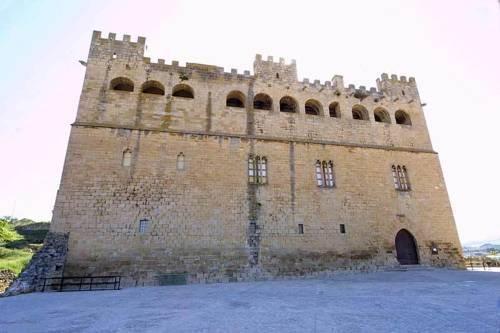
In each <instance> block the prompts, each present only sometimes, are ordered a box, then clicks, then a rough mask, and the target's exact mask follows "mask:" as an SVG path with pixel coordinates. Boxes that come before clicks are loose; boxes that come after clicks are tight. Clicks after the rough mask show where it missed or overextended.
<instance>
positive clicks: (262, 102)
mask: <svg viewBox="0 0 500 333" xmlns="http://www.w3.org/2000/svg"><path fill="white" fill-rule="evenodd" d="M253 108H254V109H257V110H272V109H273V100H272V98H271V97H270V96H269V95H268V94H264V93H260V94H257V95H255V97H254V98H253Z"/></svg>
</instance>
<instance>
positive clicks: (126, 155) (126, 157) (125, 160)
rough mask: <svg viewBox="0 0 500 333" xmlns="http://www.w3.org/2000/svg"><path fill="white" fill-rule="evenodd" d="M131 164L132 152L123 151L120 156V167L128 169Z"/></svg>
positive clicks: (128, 150)
mask: <svg viewBox="0 0 500 333" xmlns="http://www.w3.org/2000/svg"><path fill="white" fill-rule="evenodd" d="M131 164H132V151H131V150H130V149H125V150H124V151H123V156H122V166H124V167H129V166H130V165H131Z"/></svg>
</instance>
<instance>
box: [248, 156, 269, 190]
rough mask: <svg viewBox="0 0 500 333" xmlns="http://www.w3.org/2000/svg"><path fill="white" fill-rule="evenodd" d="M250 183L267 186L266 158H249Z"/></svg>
mask: <svg viewBox="0 0 500 333" xmlns="http://www.w3.org/2000/svg"><path fill="white" fill-rule="evenodd" d="M248 182H249V183H250V184H267V158H266V157H264V156H253V155H250V156H249V157H248Z"/></svg>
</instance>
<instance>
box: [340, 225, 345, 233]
mask: <svg viewBox="0 0 500 333" xmlns="http://www.w3.org/2000/svg"><path fill="white" fill-rule="evenodd" d="M340 233H341V234H345V224H341V225H340Z"/></svg>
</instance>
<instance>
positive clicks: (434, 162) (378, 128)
mask: <svg viewBox="0 0 500 333" xmlns="http://www.w3.org/2000/svg"><path fill="white" fill-rule="evenodd" d="M144 49H145V38H142V37H139V38H138V39H137V41H131V38H130V36H128V35H125V36H124V37H123V39H122V40H118V39H117V38H116V35H115V34H113V33H111V34H109V36H108V38H102V37H101V33H100V32H98V31H94V33H93V36H92V41H91V45H90V52H89V56H88V61H87V62H86V63H84V64H85V65H86V74H85V79H84V82H83V88H82V93H81V97H80V102H79V107H78V113H77V116H76V121H75V122H74V123H73V124H72V129H71V134H70V138H69V143H68V149H67V155H66V159H65V164H64V171H63V174H62V179H61V184H60V188H59V191H58V194H57V199H56V203H55V207H54V211H53V220H52V227H51V228H52V229H51V231H52V232H53V233H62V234H67V235H69V240H68V253H67V257H66V259H65V264H64V274H67V275H72V274H76V275H86V274H92V275H103V274H120V275H122V276H124V277H125V280H126V281H128V283H129V284H135V285H137V284H141V285H142V284H163V283H169V282H172V276H176V278H180V279H181V280H183V281H184V282H187V283H196V282H216V281H242V280H248V279H254V278H279V277H287V276H302V275H317V274H322V273H329V272H336V271H339V270H371V269H378V268H380V267H387V266H394V265H398V264H401V265H407V264H423V265H433V266H460V265H461V260H462V259H461V250H460V242H459V239H458V235H457V230H456V227H455V222H454V219H453V214H452V210H451V206H450V202H449V199H448V194H447V190H446V186H445V182H444V179H443V175H442V171H441V167H440V163H439V159H438V155H437V153H436V152H435V151H434V150H433V148H432V145H431V141H430V138H429V134H428V130H427V126H426V122H425V118H424V113H423V110H422V104H421V100H420V97H419V94H418V90H417V85H416V83H415V79H414V78H411V77H410V78H409V79H407V78H406V77H404V76H401V77H399V78H398V77H397V76H396V75H391V76H390V77H389V76H388V75H387V74H382V76H381V78H380V79H377V88H370V89H366V88H365V87H363V86H360V87H355V86H353V85H349V86H346V85H345V84H344V82H343V77H342V76H339V75H335V76H334V77H333V79H332V81H330V82H325V83H320V81H318V80H315V81H313V82H311V81H309V80H307V79H304V80H303V81H298V79H297V69H296V63H295V61H292V62H291V63H286V62H285V61H284V60H283V59H281V58H280V59H279V61H278V62H275V61H274V60H273V58H272V57H268V58H267V60H265V59H263V58H262V56H261V55H257V56H256V57H255V61H254V71H253V74H251V73H250V72H249V71H244V72H243V73H238V71H237V70H234V69H232V70H231V71H230V72H225V71H224V69H223V68H221V67H217V66H212V65H203V64H196V63H187V64H186V65H185V66H180V65H179V63H178V62H177V61H173V62H172V63H171V64H166V63H165V61H164V60H162V59H159V60H158V61H157V62H152V61H151V60H150V59H149V58H146V57H144Z"/></svg>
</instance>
